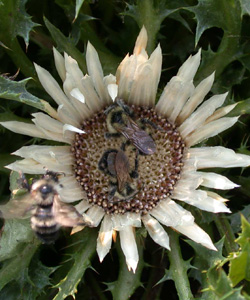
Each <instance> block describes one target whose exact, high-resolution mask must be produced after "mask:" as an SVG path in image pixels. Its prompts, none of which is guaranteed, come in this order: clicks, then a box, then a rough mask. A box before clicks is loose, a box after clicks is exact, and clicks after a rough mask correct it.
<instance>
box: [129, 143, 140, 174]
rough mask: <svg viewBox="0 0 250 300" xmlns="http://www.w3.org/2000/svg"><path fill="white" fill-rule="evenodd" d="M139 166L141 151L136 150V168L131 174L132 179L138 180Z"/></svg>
mask: <svg viewBox="0 0 250 300" xmlns="http://www.w3.org/2000/svg"><path fill="white" fill-rule="evenodd" d="M138 166H139V150H138V149H136V154H135V167H134V170H133V171H132V172H131V173H130V177H132V178H138V177H139V174H138Z"/></svg>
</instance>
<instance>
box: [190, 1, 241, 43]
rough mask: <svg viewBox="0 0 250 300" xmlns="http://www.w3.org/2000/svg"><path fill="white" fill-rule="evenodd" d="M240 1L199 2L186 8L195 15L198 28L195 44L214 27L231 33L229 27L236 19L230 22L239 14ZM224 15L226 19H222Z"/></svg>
mask: <svg viewBox="0 0 250 300" xmlns="http://www.w3.org/2000/svg"><path fill="white" fill-rule="evenodd" d="M237 2H238V1H237V0H236V1H232V0H230V1H228V0H226V1H225V0H219V1H218V0H199V1H198V4H197V5H196V6H193V7H188V8H186V9H187V10H189V11H191V12H193V13H194V14H195V19H196V20H197V28H196V34H195V43H196V45H197V43H198V42H199V40H200V37H201V35H202V34H203V32H204V31H205V30H207V29H209V28H212V27H218V28H221V29H223V30H224V31H230V28H229V25H230V23H232V22H235V21H236V20H235V18H232V19H231V20H228V18H229V17H230V16H231V14H237V10H238V7H237V6H238V4H239V3H237ZM222 13H223V14H224V18H222Z"/></svg>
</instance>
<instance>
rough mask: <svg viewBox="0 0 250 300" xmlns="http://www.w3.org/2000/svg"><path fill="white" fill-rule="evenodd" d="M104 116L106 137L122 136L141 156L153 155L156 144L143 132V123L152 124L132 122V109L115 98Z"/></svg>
mask: <svg viewBox="0 0 250 300" xmlns="http://www.w3.org/2000/svg"><path fill="white" fill-rule="evenodd" d="M105 114H106V115H107V118H106V122H107V128H108V131H109V132H108V133H107V134H106V137H119V136H121V135H123V136H124V137H125V138H126V139H127V141H128V142H131V143H132V144H133V145H134V146H135V147H136V148H137V149H138V150H139V151H140V152H141V153H142V154H145V155H150V154H153V153H155V151H156V144H155V142H154V140H153V138H152V137H151V136H150V135H149V134H148V133H147V131H146V130H144V127H145V123H149V124H150V125H152V122H150V121H149V120H145V119H143V120H139V122H136V121H134V113H133V111H132V109H131V108H130V107H129V106H127V105H126V104H125V103H124V102H123V100H122V99H118V98H116V100H115V103H114V104H113V105H111V106H110V107H109V108H108V109H106V111H105ZM140 123H141V124H140ZM142 124H144V125H142ZM124 147H125V146H123V150H124Z"/></svg>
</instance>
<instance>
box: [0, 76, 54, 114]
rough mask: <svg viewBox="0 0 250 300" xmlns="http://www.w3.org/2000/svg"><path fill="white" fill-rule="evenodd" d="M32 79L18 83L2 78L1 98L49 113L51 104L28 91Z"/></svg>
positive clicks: (0, 82) (0, 86) (0, 77)
mask: <svg viewBox="0 0 250 300" xmlns="http://www.w3.org/2000/svg"><path fill="white" fill-rule="evenodd" d="M30 79H31V78H26V79H24V80H21V81H18V82H17V81H13V80H10V79H8V78H5V77H3V76H0V98H4V99H9V100H16V101H19V102H21V103H25V104H27V105H30V106H33V107H36V108H38V109H40V110H43V111H46V112H48V111H49V108H50V105H49V103H48V102H46V101H45V100H41V99H39V98H37V97H36V96H34V95H32V94H30V93H29V92H28V91H27V90H26V88H25V86H26V84H27V82H28V81H29V80H30Z"/></svg>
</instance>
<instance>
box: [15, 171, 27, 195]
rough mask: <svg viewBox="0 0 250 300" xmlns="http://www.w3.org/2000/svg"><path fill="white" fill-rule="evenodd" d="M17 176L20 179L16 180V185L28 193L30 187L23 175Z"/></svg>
mask: <svg viewBox="0 0 250 300" xmlns="http://www.w3.org/2000/svg"><path fill="white" fill-rule="evenodd" d="M19 174H20V178H19V179H18V180H17V182H18V184H20V185H21V187H22V188H24V189H26V190H28V191H30V185H29V183H28V180H27V178H26V177H25V175H24V173H22V172H19Z"/></svg>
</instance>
